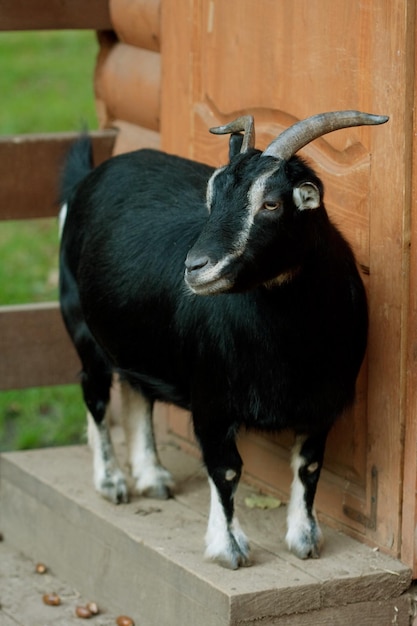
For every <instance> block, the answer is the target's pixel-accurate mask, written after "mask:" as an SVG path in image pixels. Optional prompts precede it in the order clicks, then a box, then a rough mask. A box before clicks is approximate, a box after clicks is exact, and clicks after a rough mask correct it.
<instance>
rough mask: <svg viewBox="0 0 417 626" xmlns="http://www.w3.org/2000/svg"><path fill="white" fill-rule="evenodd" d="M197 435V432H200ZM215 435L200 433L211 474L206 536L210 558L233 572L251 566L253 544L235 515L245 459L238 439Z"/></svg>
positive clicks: (207, 554) (207, 556) (208, 469)
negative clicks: (241, 456) (241, 453)
mask: <svg viewBox="0 0 417 626" xmlns="http://www.w3.org/2000/svg"><path fill="white" fill-rule="evenodd" d="M196 432H197V431H196ZM221 435H222V433H218V432H217V433H216V437H215V438H214V437H213V432H211V433H210V435H209V436H207V437H206V438H205V437H204V435H203V436H202V433H201V432H200V433H197V436H198V438H199V441H200V445H201V448H202V451H203V458H204V462H205V465H206V467H207V471H208V474H209V479H208V480H209V485H210V513H209V519H208V526H207V533H206V537H205V539H206V552H205V556H206V558H207V559H212V560H215V561H218V562H219V563H220V564H222V565H224V566H226V567H229V568H231V569H237V568H238V567H239V566H241V565H249V544H248V540H247V538H246V536H245V534H244V532H243V531H242V529H241V527H240V525H239V522H238V519H237V517H236V515H235V513H234V494H235V491H236V489H237V486H238V484H239V479H240V475H241V472H242V459H241V458H240V455H239V452H238V450H237V448H236V444H235V441H234V439H230V438H228V437H227V436H225V437H224V438H222V437H221Z"/></svg>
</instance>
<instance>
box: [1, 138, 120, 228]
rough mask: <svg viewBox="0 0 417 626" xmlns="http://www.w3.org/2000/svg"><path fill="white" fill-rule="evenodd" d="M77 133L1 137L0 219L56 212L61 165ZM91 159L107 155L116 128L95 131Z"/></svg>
mask: <svg viewBox="0 0 417 626" xmlns="http://www.w3.org/2000/svg"><path fill="white" fill-rule="evenodd" d="M78 135H79V133H50V134H40V135H38V134H30V135H13V136H8V137H6V136H5V137H1V138H0V171H1V173H2V175H1V178H0V219H3V220H4V219H30V218H36V217H54V216H56V215H57V209H58V207H57V204H58V191H59V190H58V188H59V178H60V173H61V168H62V166H63V163H64V160H65V155H66V153H67V152H68V149H69V147H70V145H71V144H72V143H73V142H74V141H75V140H76V138H77V137H78ZM91 137H92V139H93V150H94V162H95V163H96V164H98V163H100V162H102V161H104V160H105V159H107V158H109V157H110V156H111V154H112V150H113V145H114V142H115V138H116V131H115V130H105V131H95V132H92V133H91Z"/></svg>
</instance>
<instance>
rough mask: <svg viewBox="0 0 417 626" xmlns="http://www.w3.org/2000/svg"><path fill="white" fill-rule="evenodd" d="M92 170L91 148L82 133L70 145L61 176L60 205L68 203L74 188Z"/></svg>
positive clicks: (88, 138) (88, 140)
mask: <svg viewBox="0 0 417 626" xmlns="http://www.w3.org/2000/svg"><path fill="white" fill-rule="evenodd" d="M92 169H93V148H92V143H91V139H90V137H89V136H88V135H87V133H83V134H82V135H81V136H80V138H79V139H78V140H77V141H76V142H75V143H73V144H72V146H71V148H70V150H69V152H68V155H67V160H66V162H65V166H64V169H63V172H62V175H61V185H60V203H61V204H64V203H65V202H68V200H69V199H70V197H71V195H72V194H73V193H74V191H75V189H76V187H77V186H78V185H79V184H80V182H81V181H82V180H83V179H84V178H85V177H86V176H87V174H88V173H89V172H90V171H91V170H92Z"/></svg>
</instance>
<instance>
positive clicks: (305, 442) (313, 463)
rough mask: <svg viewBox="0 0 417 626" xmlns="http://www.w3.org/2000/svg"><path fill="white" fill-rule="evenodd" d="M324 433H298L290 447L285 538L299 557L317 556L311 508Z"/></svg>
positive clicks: (319, 540) (319, 537)
mask: <svg viewBox="0 0 417 626" xmlns="http://www.w3.org/2000/svg"><path fill="white" fill-rule="evenodd" d="M326 438H327V432H325V433H320V434H317V435H311V436H307V435H299V436H298V437H297V438H296V442H295V445H294V447H293V450H292V460H291V465H292V469H293V473H294V479H293V482H292V485H291V497H290V502H289V504H288V514H287V535H286V541H287V545H288V547H289V549H290V550H291V551H292V552H294V554H296V555H297V556H298V557H300V558H301V559H306V558H309V557H312V558H318V557H319V556H320V548H321V545H322V532H321V530H320V526H319V523H318V520H317V516H316V512H315V510H314V497H315V494H316V489H317V483H318V480H319V477H320V472H321V468H322V465H323V457H324V448H325V445H326Z"/></svg>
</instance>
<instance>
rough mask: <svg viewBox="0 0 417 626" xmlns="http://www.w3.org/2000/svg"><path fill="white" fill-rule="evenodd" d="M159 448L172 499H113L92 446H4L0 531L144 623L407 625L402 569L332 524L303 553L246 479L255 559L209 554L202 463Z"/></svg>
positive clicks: (245, 511)
mask: <svg viewBox="0 0 417 626" xmlns="http://www.w3.org/2000/svg"><path fill="white" fill-rule="evenodd" d="M161 457H162V459H163V462H164V463H165V465H166V466H167V467H168V468H169V469H170V470H171V471H172V472H173V474H174V476H176V478H177V483H178V489H177V495H176V497H175V499H172V500H169V501H164V502H161V501H158V500H148V499H146V500H145V499H134V500H133V501H132V502H131V503H130V504H128V505H120V506H114V505H112V504H110V503H108V502H106V501H105V500H103V499H102V498H100V497H99V496H98V495H97V494H96V493H95V492H94V490H93V488H92V485H91V458H90V452H89V450H88V449H87V447H83V446H81V447H66V448H54V449H46V450H38V451H29V452H13V453H7V454H3V455H1V456H0V530H1V531H2V533H3V534H4V536H5V539H6V542H7V543H8V544H9V545H12V546H15V547H17V548H19V550H20V551H22V552H23V553H24V554H25V555H27V556H30V557H31V558H32V559H34V560H36V561H42V562H45V563H47V564H48V565H49V566H50V567H51V569H52V570H53V571H54V572H55V573H56V574H57V575H58V576H59V577H60V578H62V580H64V581H66V582H68V583H69V584H70V585H72V586H74V587H75V588H76V589H78V590H79V591H80V592H82V594H83V595H84V596H87V597H89V598H93V599H94V600H96V601H97V602H99V603H100V604H101V605H103V606H104V607H106V608H107V609H108V610H109V611H111V612H113V613H115V614H127V615H131V616H132V617H133V618H135V619H136V624H137V625H140V626H157V625H158V626H165V625H166V626H184V624H187V625H188V624H189V625H190V626H194V625H195V626H197V625H198V626H232V625H237V624H245V625H249V624H255V623H261V624H262V625H263V626H265V625H271V626H272V625H277V626H279V625H284V624H285V625H288V626H298V625H299V624H303V625H304V626H308V625H309V624H311V625H313V624H314V625H315V626H316V625H317V624H319V623H320V624H329V626H330V624H331V625H332V626H335V625H336V624H346V625H347V626H348V625H349V626H351V624H353V623H357V624H361V626H368V625H369V626H381V624H385V623H386V624H390V623H396V624H404V625H405V624H407V625H409V624H410V610H411V608H410V607H411V600H410V597H409V596H408V595H405V596H404V595H402V594H404V592H405V591H406V590H407V589H408V588H409V586H410V584H411V572H410V570H409V569H408V568H407V567H405V566H404V565H403V564H401V563H400V562H398V561H395V560H393V559H392V558H390V557H387V556H385V555H383V554H380V553H378V552H374V551H373V550H372V549H370V548H368V547H367V546H364V545H362V544H359V543H357V542H356V541H354V540H353V539H350V538H348V537H345V536H344V535H342V534H341V533H338V532H336V531H333V530H331V529H327V528H325V529H324V535H325V541H326V545H325V548H324V550H323V554H322V558H321V559H319V560H310V561H300V560H299V559H297V558H296V557H294V556H293V555H291V554H289V553H288V551H287V549H286V547H285V544H284V540H283V539H284V534H285V506H282V507H280V508H278V509H274V510H267V511H263V510H259V509H249V508H247V507H246V506H245V503H244V498H245V496H246V495H248V493H252V490H251V489H250V488H248V487H246V486H244V485H242V486H241V487H240V488H239V491H238V495H237V512H238V516H239V519H240V522H241V525H242V527H243V528H244V529H245V531H246V533H247V535H248V537H249V538H250V540H251V545H252V556H253V566H252V567H250V568H244V569H241V570H238V571H229V570H226V569H223V568H221V567H220V566H218V565H216V564H213V563H209V562H205V561H204V560H203V549H204V546H203V537H204V533H205V529H206V521H207V512H208V504H209V494H208V487H207V484H206V483H207V481H206V478H205V473H204V471H202V470H201V467H200V463H199V462H198V461H196V460H195V459H192V458H190V457H188V456H186V455H184V454H183V453H182V452H180V451H179V450H178V449H176V448H175V447H174V446H172V445H169V444H166V445H164V446H161ZM394 618H395V619H396V621H395V622H392V620H393V619H394ZM340 620H342V621H340ZM343 620H346V621H343Z"/></svg>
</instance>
